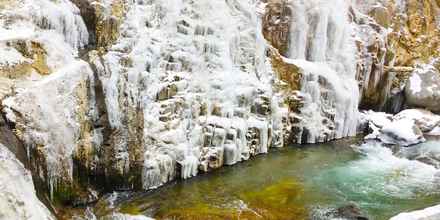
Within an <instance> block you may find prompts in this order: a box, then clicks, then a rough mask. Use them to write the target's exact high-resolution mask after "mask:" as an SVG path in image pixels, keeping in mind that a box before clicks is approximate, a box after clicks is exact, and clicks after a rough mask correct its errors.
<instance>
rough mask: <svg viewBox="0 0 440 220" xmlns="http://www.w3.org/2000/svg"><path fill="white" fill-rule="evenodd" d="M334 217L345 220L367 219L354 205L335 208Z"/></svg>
mask: <svg viewBox="0 0 440 220" xmlns="http://www.w3.org/2000/svg"><path fill="white" fill-rule="evenodd" d="M334 217H336V218H342V219H346V220H368V217H366V216H365V215H363V214H362V210H361V209H360V208H359V206H357V205H356V204H355V203H350V204H348V205H346V206H342V207H339V208H337V209H336V210H335V214H334Z"/></svg>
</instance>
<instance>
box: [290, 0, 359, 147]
mask: <svg viewBox="0 0 440 220" xmlns="http://www.w3.org/2000/svg"><path fill="white" fill-rule="evenodd" d="M291 4H292V11H294V14H295V15H294V16H293V18H292V20H291V22H292V23H291V30H290V34H291V36H290V44H289V45H290V48H289V54H288V57H289V59H292V60H288V61H287V62H290V63H293V64H295V65H297V66H298V67H300V69H302V74H303V77H302V78H303V79H302V81H301V85H302V87H301V93H302V94H301V96H303V99H304V100H303V101H304V106H303V108H302V109H301V110H300V111H301V113H300V115H299V118H300V120H301V122H300V127H301V131H300V132H299V134H298V136H299V138H298V139H297V140H298V142H300V143H315V142H324V141H328V140H331V139H335V138H341V137H346V136H353V135H355V133H356V126H357V121H358V110H357V107H358V103H359V90H358V87H357V83H356V80H355V76H356V62H355V59H354V58H355V56H356V53H357V51H356V48H355V45H354V38H353V37H352V34H353V27H352V24H350V23H349V19H348V15H349V13H348V9H349V3H348V2H347V1H344V0H338V1H327V2H323V1H301V0H295V1H291ZM303 139H304V140H303Z"/></svg>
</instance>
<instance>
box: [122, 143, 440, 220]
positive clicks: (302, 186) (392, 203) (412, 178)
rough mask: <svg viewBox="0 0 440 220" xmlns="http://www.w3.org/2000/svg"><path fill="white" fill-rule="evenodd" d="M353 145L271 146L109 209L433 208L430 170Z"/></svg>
mask: <svg viewBox="0 0 440 220" xmlns="http://www.w3.org/2000/svg"><path fill="white" fill-rule="evenodd" d="M358 142H359V140H358V139H351V140H342V141H335V142H331V143H326V144H316V145H308V146H301V147H299V146H290V147H286V148H283V149H274V150H272V151H271V153H270V154H268V155H260V156H258V157H256V158H254V159H253V160H251V161H246V162H243V163H240V164H237V165H235V166H231V167H224V168H221V169H219V170H216V171H214V172H211V173H208V174H201V175H199V176H198V177H196V178H193V179H190V180H186V181H176V182H173V183H171V184H169V185H166V186H164V187H162V188H160V189H158V190H155V191H152V192H148V193H144V194H142V195H137V196H132V197H131V198H130V199H126V200H124V201H122V202H120V203H118V204H116V206H115V209H116V210H118V211H121V212H125V213H130V214H144V215H147V216H152V217H156V218H158V219H312V218H315V219H318V217H317V216H315V217H311V214H310V213H318V212H322V210H327V209H329V208H335V207H339V206H343V205H346V204H348V203H349V202H355V203H356V204H357V205H358V206H359V207H360V208H361V209H362V210H363V212H364V213H365V214H366V215H367V216H368V217H370V218H371V219H378V220H381V219H388V218H389V217H391V216H393V215H395V214H397V213H399V212H403V211H408V210H415V209H419V208H424V207H427V206H431V205H434V204H436V203H437V202H439V203H440V187H439V185H438V182H437V176H436V173H437V169H435V168H434V167H433V166H430V165H427V164H424V163H421V162H418V161H415V160H408V159H405V158H400V157H396V156H394V154H396V150H394V154H393V152H392V151H391V150H390V149H388V148H385V147H382V146H380V145H374V144H368V145H362V146H359V144H357V143H358ZM437 143H440V142H437V141H432V142H428V145H430V146H432V145H436V144H437ZM439 147H440V144H439ZM401 155H404V154H401ZM321 219H325V218H321Z"/></svg>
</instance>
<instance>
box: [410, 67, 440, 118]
mask: <svg viewBox="0 0 440 220" xmlns="http://www.w3.org/2000/svg"><path fill="white" fill-rule="evenodd" d="M405 97H406V101H407V104H408V105H409V106H414V107H421V108H426V109H428V110H431V111H433V112H440V104H439V103H440V72H439V71H438V70H437V69H436V68H435V67H434V66H433V65H429V64H424V65H420V66H418V67H417V68H416V69H415V70H414V72H413V73H412V74H411V77H410V78H409V80H408V81H407V83H406V87H405Z"/></svg>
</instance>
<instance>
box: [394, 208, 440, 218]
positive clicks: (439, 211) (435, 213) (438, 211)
mask: <svg viewBox="0 0 440 220" xmlns="http://www.w3.org/2000/svg"><path fill="white" fill-rule="evenodd" d="M436 219H440V205H436V206H433V207H429V208H426V209H423V210H417V211H413V212H403V213H400V214H398V215H396V216H394V217H392V218H391V219H390V220H436Z"/></svg>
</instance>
